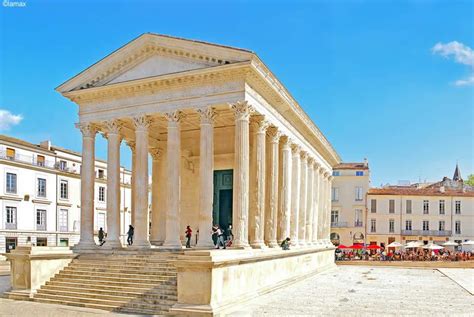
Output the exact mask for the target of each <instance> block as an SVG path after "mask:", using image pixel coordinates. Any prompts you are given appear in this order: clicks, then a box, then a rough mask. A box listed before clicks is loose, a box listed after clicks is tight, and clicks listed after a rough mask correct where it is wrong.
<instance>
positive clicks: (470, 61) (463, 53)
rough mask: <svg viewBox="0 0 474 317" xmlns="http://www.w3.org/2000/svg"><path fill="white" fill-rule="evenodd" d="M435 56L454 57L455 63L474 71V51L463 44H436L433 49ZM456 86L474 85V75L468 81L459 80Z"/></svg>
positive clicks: (453, 42)
mask: <svg viewBox="0 0 474 317" xmlns="http://www.w3.org/2000/svg"><path fill="white" fill-rule="evenodd" d="M431 51H432V52H433V54H439V55H441V56H444V57H446V58H449V57H450V56H452V57H453V58H454V61H455V62H456V63H459V64H463V65H467V66H470V67H471V68H472V71H474V50H473V49H472V48H470V47H469V46H467V45H464V44H463V43H459V42H457V41H452V42H449V43H446V44H443V43H436V45H435V46H433V48H432V49H431ZM454 85H455V86H471V85H474V73H472V74H471V75H470V76H469V77H468V78H466V79H459V80H456V81H455V82H454Z"/></svg>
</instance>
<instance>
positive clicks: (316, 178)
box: [312, 163, 321, 244]
mask: <svg viewBox="0 0 474 317" xmlns="http://www.w3.org/2000/svg"><path fill="white" fill-rule="evenodd" d="M320 190H321V188H320V185H319V164H318V163H315V164H314V172H313V232H312V242H313V244H317V242H318V229H319V225H318V220H319V218H318V217H319V197H320V195H319V191H320Z"/></svg>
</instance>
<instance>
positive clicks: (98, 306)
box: [34, 298, 117, 311]
mask: <svg viewBox="0 0 474 317" xmlns="http://www.w3.org/2000/svg"><path fill="white" fill-rule="evenodd" d="M34 301H35V302H38V303H45V304H57V305H68V306H77V307H86V308H95V309H101V310H107V311H114V310H116V309H117V306H111V305H104V304H96V303H82V302H74V301H65V300H61V299H51V298H35V299H34Z"/></svg>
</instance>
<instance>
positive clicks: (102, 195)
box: [99, 186, 105, 201]
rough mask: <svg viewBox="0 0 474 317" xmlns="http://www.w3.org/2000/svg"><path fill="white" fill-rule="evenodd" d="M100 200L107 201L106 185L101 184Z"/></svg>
mask: <svg viewBox="0 0 474 317" xmlns="http://www.w3.org/2000/svg"><path fill="white" fill-rule="evenodd" d="M99 201H105V187H103V186H99Z"/></svg>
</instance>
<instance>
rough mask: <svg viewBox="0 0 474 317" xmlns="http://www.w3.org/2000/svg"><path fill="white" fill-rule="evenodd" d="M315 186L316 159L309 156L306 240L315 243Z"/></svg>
mask: <svg viewBox="0 0 474 317" xmlns="http://www.w3.org/2000/svg"><path fill="white" fill-rule="evenodd" d="M313 188H314V160H313V159H312V158H311V157H308V180H307V194H306V223H305V225H306V230H305V241H306V243H307V244H312V243H313V201H314V198H313Z"/></svg>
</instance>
